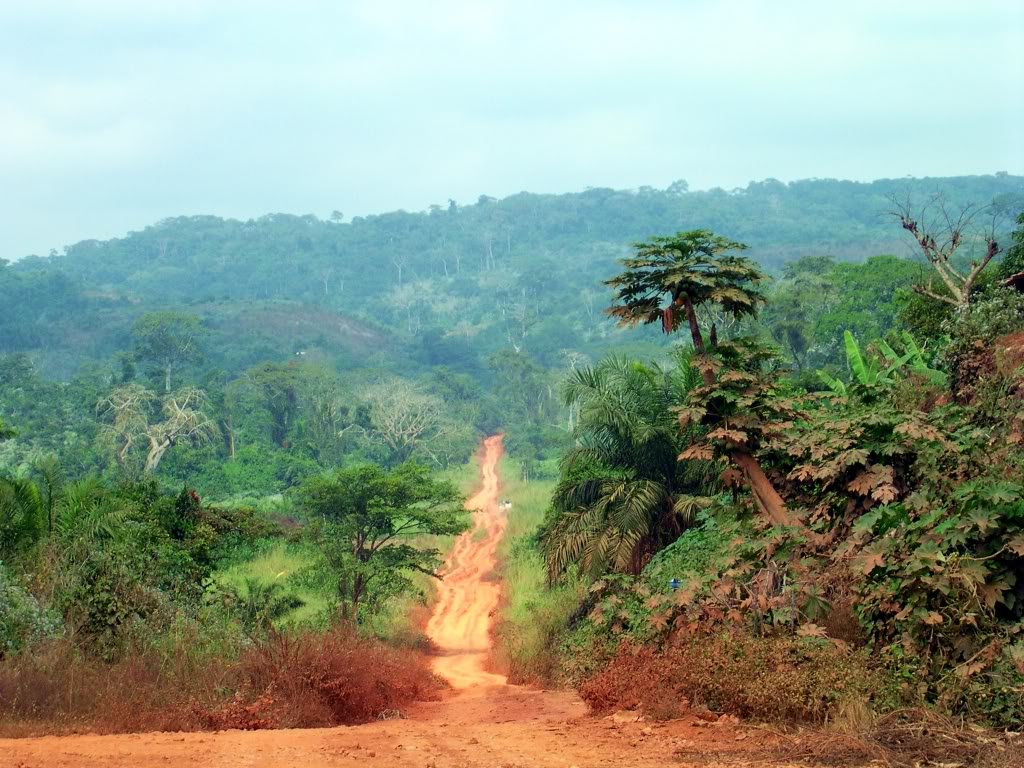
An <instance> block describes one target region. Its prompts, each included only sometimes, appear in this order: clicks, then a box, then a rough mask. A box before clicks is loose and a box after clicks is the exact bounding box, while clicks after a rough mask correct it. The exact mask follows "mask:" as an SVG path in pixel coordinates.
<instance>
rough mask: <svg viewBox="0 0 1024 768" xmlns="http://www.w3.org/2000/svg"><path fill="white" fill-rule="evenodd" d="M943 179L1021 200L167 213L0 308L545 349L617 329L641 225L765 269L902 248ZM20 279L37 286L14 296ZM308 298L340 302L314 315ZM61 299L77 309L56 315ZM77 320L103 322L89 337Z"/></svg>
mask: <svg viewBox="0 0 1024 768" xmlns="http://www.w3.org/2000/svg"><path fill="white" fill-rule="evenodd" d="M936 194H941V195H943V196H944V197H945V198H946V199H947V200H948V202H949V203H950V205H951V206H959V205H962V204H964V203H968V202H973V203H979V204H986V203H990V202H992V201H997V203H999V204H1002V205H1004V206H1006V207H1012V206H1014V205H1015V204H1017V201H1019V200H1020V199H1022V198H1024V177H1021V176H1011V175H1007V174H998V175H994V176H965V177H954V178H926V179H891V180H880V181H875V182H872V183H855V182H848V181H836V180H806V181H798V182H793V183H790V184H783V183H781V182H778V181H775V180H772V179H769V180H767V181H762V182H752V183H750V184H749V185H748V186H747V187H746V188H743V189H735V190H732V191H726V190H723V189H712V190H709V191H703V192H690V191H688V190H687V185H686V183H685V182H676V183H675V184H673V185H671V186H669V188H667V189H665V190H656V189H653V188H649V187H644V188H641V189H639V190H635V191H616V190H612V189H589V190H587V191H585V192H580V193H573V194H563V195H538V194H529V193H521V194H518V195H513V196H511V197H508V198H505V199H503V200H496V199H493V198H489V197H486V196H482V197H481V198H480V199H479V200H478V201H477V202H476V203H474V204H472V205H459V204H457V203H456V202H454V201H451V202H449V204H448V205H447V206H432V207H431V209H430V210H429V211H426V212H420V213H407V212H404V211H398V212H392V213H386V214H381V215H376V216H368V217H357V218H355V219H353V220H352V221H345V220H344V217H343V216H342V215H341V214H340V213H336V214H335V215H334V216H332V217H331V219H330V220H321V219H318V218H316V217H315V216H292V215H284V214H271V215H267V216H263V217H261V218H259V219H255V220H250V221H236V220H225V219H220V218H217V217H213V216H191V217H179V218H173V219H167V220H165V221H161V222H159V223H157V224H154V225H153V226H150V227H147V228H146V229H144V230H143V231H141V232H133V233H131V234H129V235H127V236H126V237H124V238H120V239H115V240H109V241H105V242H100V241H96V240H86V241H82V242H79V243H77V244H75V245H71V246H69V247H67V248H66V249H65V250H64V253H63V254H62V255H57V254H53V255H51V256H50V257H48V258H40V257H27V258H24V259H21V260H20V261H18V262H16V263H15V264H14V265H13V266H12V267H9V268H8V269H7V270H6V272H7V278H6V283H5V280H4V278H3V274H4V272H3V271H0V291H3V290H5V286H6V291H7V292H8V293H10V294H11V296H10V297H8V301H7V302H6V303H7V304H8V305H9V306H11V307H15V306H20V307H21V308H22V309H21V310H19V311H22V312H30V313H32V312H34V313H37V314H38V313H40V312H42V313H43V314H44V315H45V317H43V316H40V317H38V318H32V317H22V318H19V319H17V320H16V319H15V318H13V316H11V317H8V319H7V320H6V321H2V320H0V331H4V330H6V338H5V339H3V340H0V347H2V349H0V352H12V351H24V350H36V351H46V350H49V351H50V352H51V357H54V356H56V357H58V358H59V359H60V360H65V361H66V360H68V359H69V358H68V357H67V355H66V354H65V353H64V351H63V349H62V348H63V347H64V342H65V339H67V338H68V334H72V337H73V338H74V339H75V341H74V344H73V345H72V349H71V352H72V355H71V358H74V357H76V356H78V355H81V354H83V353H84V351H85V350H88V349H94V350H95V351H96V352H97V353H101V352H108V351H109V350H110V349H113V348H115V347H117V346H118V342H117V340H116V339H115V338H114V336H115V335H116V333H117V332H118V331H117V329H120V333H122V335H123V333H124V332H125V330H126V328H127V324H122V323H119V322H118V321H117V317H118V316H121V315H124V314H128V315H130V314H131V313H132V311H133V307H139V310H138V311H140V312H141V311H142V310H141V306H142V305H145V306H146V307H147V308H152V307H153V306H160V305H164V306H181V305H192V306H195V307H197V309H196V310H195V311H196V313H197V314H200V315H202V316H203V317H205V318H207V319H208V320H209V321H212V322H213V323H214V324H215V325H216V323H217V322H220V321H223V319H224V316H231V317H236V316H238V314H239V312H241V310H240V309H239V306H238V304H239V302H242V303H244V305H245V306H246V309H245V313H244V316H245V318H248V320H250V321H251V322H249V323H248V326H250V327H256V326H260V325H261V322H262V321H261V319H260V318H261V317H262V315H260V312H262V311H263V310H260V312H256V314H255V315H254V314H253V312H254V311H253V308H252V307H253V305H252V303H253V302H257V301H258V302H263V304H262V305H260V306H261V307H263V308H264V309H267V311H269V312H270V313H271V315H272V316H273V318H274V319H275V322H276V321H277V320H280V318H281V316H282V315H287V314H288V313H289V312H293V313H294V314H295V319H296V320H295V323H294V324H293V326H288V324H287V323H282V324H281V326H282V328H285V327H286V326H287V327H288V329H289V330H288V338H287V343H286V345H285V346H286V347H287V351H288V352H289V353H295V352H297V351H300V350H301V349H303V348H305V347H308V346H310V345H313V342H314V341H315V337H316V336H317V335H318V334H317V333H315V332H313V331H315V329H316V328H317V327H324V328H328V329H334V331H335V332H334V333H333V337H334V338H326V339H321V342H323V343H326V344H328V345H331V346H332V347H333V349H334V351H336V350H337V349H338V348H339V346H340V348H341V349H343V350H345V351H347V352H354V353H356V354H362V353H364V352H366V351H367V350H368V347H367V345H366V344H365V343H363V342H365V340H366V339H369V338H377V339H378V342H375V343H374V344H372V345H370V347H372V348H373V349H379V347H380V342H379V339H382V338H384V336H385V335H386V336H395V337H399V338H402V339H405V340H409V339H415V340H416V344H417V349H419V350H420V351H421V352H424V354H426V359H425V360H424V362H427V363H438V362H443V363H446V364H451V363H453V362H456V363H457V362H459V360H460V359H462V358H466V359H468V358H476V359H480V358H481V357H483V358H486V356H487V355H489V354H491V353H493V352H494V351H496V350H498V349H501V348H505V349H510V348H511V349H516V350H522V349H526V350H527V351H529V352H530V353H531V354H532V355H533V356H535V357H537V358H538V359H540V360H542V361H544V362H547V363H548V364H552V363H553V362H554V361H555V359H556V358H557V356H558V355H559V354H560V352H561V350H564V349H583V350H585V351H588V352H599V351H600V350H599V349H598V347H606V346H607V342H608V340H609V335H610V334H612V333H614V331H612V329H611V326H610V324H609V323H608V321H607V320H606V319H605V318H603V316H602V310H603V308H604V306H605V304H606V302H607V295H606V292H605V291H604V290H603V287H602V286H601V284H600V281H601V279H602V278H605V277H607V276H608V275H609V274H611V273H612V271H613V270H614V268H615V259H616V258H617V257H619V256H621V255H623V254H624V253H625V252H626V249H627V247H628V244H629V243H631V242H633V241H636V240H638V239H641V238H646V237H648V236H650V235H654V234H665V233H671V232H675V231H677V230H680V229H688V228H698V227H699V228H710V229H713V230H715V231H716V232H719V233H721V234H724V235H727V236H729V237H731V238H734V239H737V240H740V241H743V242H745V243H747V244H749V245H750V246H751V251H750V254H751V255H752V256H753V257H754V258H755V259H757V260H758V261H760V262H761V263H762V264H763V265H764V266H765V267H766V268H767V269H768V270H769V271H770V272H772V271H777V270H778V268H779V267H780V266H781V264H782V263H784V262H785V261H788V260H791V259H794V258H797V257H800V256H802V255H808V254H814V255H819V254H827V255H831V256H834V257H837V258H839V259H850V260H861V259H864V258H866V257H868V256H871V255H875V254H879V253H898V254H909V253H910V250H909V248H908V244H907V240H906V239H904V237H903V235H904V234H905V233H903V232H902V231H901V230H900V228H899V226H898V224H897V223H896V222H895V220H894V219H893V218H892V217H890V216H887V215H886V212H887V211H889V210H891V208H892V206H893V204H892V201H891V199H890V198H891V197H892V196H896V197H897V198H900V199H904V198H906V197H907V196H910V197H911V198H913V199H915V200H918V201H924V200H927V199H928V198H930V197H931V196H933V195H936ZM15 280H17V281H18V282H17V283H15V282H14V281H15ZM44 281H45V284H44ZM18 291H21V292H22V293H24V294H25V295H26V296H29V300H22V301H18V300H17V299H18V296H19V294H18ZM35 294H39V295H40V296H41V295H44V294H45V295H48V296H51V297H53V296H59V297H62V298H60V307H55V306H54V302H53V301H49V302H44V301H36V300H31V296H33V295H35ZM282 302H284V303H282ZM294 302H299V303H301V304H302V305H304V308H302V309H301V310H300V309H298V308H295V307H294V306H292V303H294ZM309 305H313V306H315V307H316V311H317V312H327V313H330V314H329V315H328V316H322V315H321V316H316V317H308V316H307V311H308V308H309ZM62 311H66V312H68V313H69V314H71V315H73V317H72V319H70V320H69V323H65V324H63V325H62V324H61V322H60V318H59V315H60V314H61V312H62ZM338 313H340V314H338ZM83 318H89V322H86V323H83ZM353 318H354V319H353ZM83 325H84V326H85V327H87V328H92V327H95V328H103V327H106V328H108V330H109V333H107V334H105V335H103V334H101V336H99V337H97V336H96V335H95V334H93V335H92V336H89V335H88V334H86V335H85V336H84V337H83V336H82V327H83ZM228 325H229V327H230V323H229V324H228ZM4 326H6V328H5V327H4ZM303 328H306V329H307V330H308V331H310V332H308V333H306V332H304V331H303V330H302V329H303ZM346 329H350V330H352V331H353V334H352V335H350V334H348V333H347V332H346ZM319 335H320V336H323V334H319ZM327 335H328V336H331V335H332V334H330V333H328V334H327ZM122 341H123V339H122ZM260 343H264V342H263V341H261V342H260ZM240 362H244V361H240ZM463 362H465V360H463Z"/></svg>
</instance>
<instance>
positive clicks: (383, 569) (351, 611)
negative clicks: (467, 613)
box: [300, 464, 468, 622]
mask: <svg viewBox="0 0 1024 768" xmlns="http://www.w3.org/2000/svg"><path fill="white" fill-rule="evenodd" d="M300 498H301V500H302V504H303V505H304V507H305V508H306V510H307V512H308V513H309V514H310V516H311V517H313V518H314V519H315V521H316V526H315V533H314V536H315V538H316V540H317V543H318V544H319V546H320V547H321V550H322V551H323V554H324V557H325V559H326V560H327V562H328V564H329V565H330V567H331V569H332V571H333V572H334V574H335V576H336V577H337V580H338V597H339V599H340V601H341V604H342V609H343V611H344V612H345V614H346V616H347V617H348V618H349V620H351V621H353V622H355V621H357V620H358V617H359V609H360V606H361V605H362V604H363V603H365V602H379V601H382V600H384V599H387V598H388V597H389V596H392V595H394V594H397V593H401V592H407V591H409V590H410V589H411V588H412V582H411V580H410V579H409V574H410V573H411V572H418V573H425V574H429V575H431V576H436V575H437V574H436V570H437V568H439V567H440V565H441V555H440V552H439V551H438V549H437V548H436V547H423V546H415V545H414V543H413V539H415V538H417V537H421V536H428V535H434V536H451V535H455V534H458V533H461V532H462V531H464V530H466V528H467V527H468V526H467V522H466V515H465V513H464V511H463V509H462V496H461V495H460V494H459V492H458V491H457V490H456V488H455V486H454V485H453V484H452V483H451V482H449V481H446V480H438V479H437V478H435V477H433V476H432V475H431V474H430V471H429V470H428V469H427V468H426V467H423V466H420V465H417V464H402V465H400V466H398V467H395V468H394V469H384V468H382V467H379V466H376V465H373V464H363V465H358V466H354V467H350V468H347V469H342V470H338V471H337V472H335V473H334V474H331V475H326V476H321V477H317V478H314V479H312V480H310V481H308V482H307V483H306V484H305V485H304V486H303V488H302V489H301V492H300Z"/></svg>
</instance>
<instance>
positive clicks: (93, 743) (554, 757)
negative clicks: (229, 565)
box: [0, 436, 784, 768]
mask: <svg viewBox="0 0 1024 768" xmlns="http://www.w3.org/2000/svg"><path fill="white" fill-rule="evenodd" d="M501 455H502V445H501V437H500V436H495V437H490V438H488V439H487V440H485V441H484V446H483V453H482V460H481V487H480V490H479V492H478V493H477V494H476V495H475V496H473V497H472V498H471V499H470V500H469V501H468V502H467V507H468V508H469V509H471V510H474V513H473V522H474V527H473V530H471V531H469V532H468V533H466V534H463V535H462V536H461V537H460V538H459V539H458V541H457V542H456V544H455V546H454V547H453V549H452V552H451V555H450V556H449V559H448V562H447V563H446V564H445V568H444V574H445V578H444V581H443V582H442V583H441V587H440V591H439V596H438V601H437V604H436V606H435V608H434V611H433V614H432V616H431V618H430V621H429V623H428V625H427V634H428V635H429V636H430V638H431V639H432V640H433V641H434V643H435V644H436V646H437V647H438V655H437V657H436V658H435V660H434V667H435V670H436V672H437V673H438V674H439V675H440V676H442V677H444V678H445V679H447V680H448V681H449V682H450V683H451V686H452V690H451V691H448V692H446V694H445V695H444V696H443V697H442V699H441V700H440V701H436V702H427V703H423V704H419V705H417V706H416V707H414V708H413V709H411V710H410V711H409V713H408V719H404V720H388V721H384V722H378V723H370V724H367V725H361V726H354V727H342V728H324V729H307V730H277V731H226V732H221V733H145V734H128V735H117V736H90V735H85V736H47V737H42V738H32V739H5V740H0V767H2V768H8V766H10V767H11V768H71V767H74V768H78V766H105V767H116V768H151V767H155V766H161V768H163V767H167V766H173V767H174V768H179V767H181V768H243V767H245V768H284V767H285V766H288V767H289V768H291V767H293V766H294V767H295V768H321V767H325V766H332V767H333V766H352V765H359V766H367V767H368V768H397V767H398V766H402V767H404V768H414V767H417V766H418V767H420V768H448V767H449V766H450V767H451V768H477V766H480V767H486V768H519V767H521V768H527V766H538V767H543V768H548V767H549V766H550V767H551V768H556V767H557V768H569V766H577V767H578V768H586V767H587V766H640V767H647V766H667V765H674V766H691V765H701V766H713V765H745V766H755V765H764V766H780V765H783V764H784V763H778V762H772V761H770V760H765V761H763V762H762V761H761V760H758V753H757V750H756V749H755V748H753V745H752V744H751V743H750V742H751V741H753V740H754V739H750V740H748V739H746V738H745V737H746V736H747V733H746V732H744V731H741V730H737V729H734V728H732V727H730V726H725V727H721V728H719V727H697V724H696V723H694V722H683V721H678V722H674V723H669V724H666V725H658V724H650V725H649V724H647V723H644V722H635V721H633V720H634V718H631V717H629V716H626V715H623V716H621V717H615V718H611V719H595V718H591V717H587V716H586V707H585V706H584V705H583V703H582V702H581V701H580V700H579V699H578V698H577V697H576V696H575V694H572V693H570V692H566V691H557V692H552V691H539V690H535V689H531V688H523V687H519V686H512V685H508V684H507V683H506V681H505V678H504V677H503V676H502V675H499V674H496V673H494V672H492V671H490V670H488V668H487V664H488V657H489V651H490V637H491V634H490V633H491V627H492V617H493V614H494V612H495V610H496V609H497V607H498V602H499V599H500V587H499V585H498V583H497V581H496V579H495V578H494V568H495V552H496V550H497V546H498V542H499V541H500V540H501V535H502V533H503V532H504V530H505V523H506V519H505V513H504V512H503V511H502V510H500V509H499V507H498V488H499V479H498V462H499V460H500V458H501ZM481 531H482V533H481ZM699 725H700V726H704V725H706V724H704V723H700V724H699Z"/></svg>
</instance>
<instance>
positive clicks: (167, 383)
mask: <svg viewBox="0 0 1024 768" xmlns="http://www.w3.org/2000/svg"><path fill="white" fill-rule="evenodd" d="M172 367H173V365H172V364H171V363H168V364H167V368H166V369H165V370H164V392H165V393H166V394H170V393H171V368H172Z"/></svg>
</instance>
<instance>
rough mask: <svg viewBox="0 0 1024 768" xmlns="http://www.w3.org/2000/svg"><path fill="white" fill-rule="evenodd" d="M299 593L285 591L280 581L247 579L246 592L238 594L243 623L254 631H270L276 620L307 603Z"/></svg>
mask: <svg viewBox="0 0 1024 768" xmlns="http://www.w3.org/2000/svg"><path fill="white" fill-rule="evenodd" d="M305 604H306V603H305V601H303V600H302V598H300V597H298V596H297V595H293V594H290V593H288V592H285V590H284V587H283V586H282V585H281V583H280V582H276V581H271V582H262V581H260V580H259V579H253V578H248V579H246V580H245V593H244V594H242V595H239V596H238V614H239V619H240V620H241V622H242V625H243V626H244V627H245V628H246V629H247V630H249V632H252V633H257V632H259V633H263V632H269V631H271V630H272V629H273V628H274V622H275V621H277V620H278V619H281V618H283V617H284V616H286V615H287V614H288V613H290V612H291V611H293V610H295V609H296V608H301V607H302V606H303V605H305Z"/></svg>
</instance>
